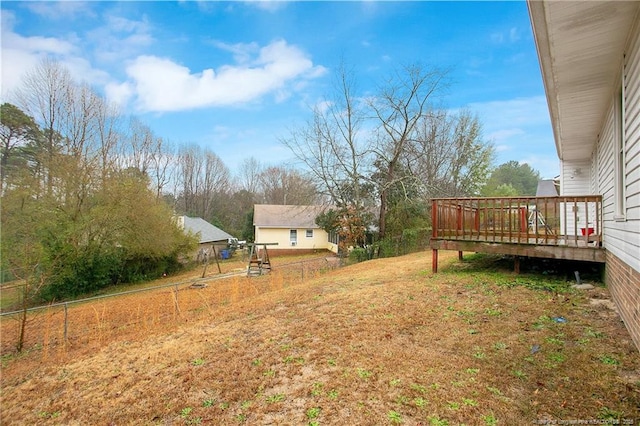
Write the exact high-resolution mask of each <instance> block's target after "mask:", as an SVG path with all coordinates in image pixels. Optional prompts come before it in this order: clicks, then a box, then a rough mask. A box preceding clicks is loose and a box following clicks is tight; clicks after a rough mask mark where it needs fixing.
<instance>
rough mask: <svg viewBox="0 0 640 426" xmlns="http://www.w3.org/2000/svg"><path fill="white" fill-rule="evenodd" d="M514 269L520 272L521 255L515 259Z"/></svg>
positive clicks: (517, 272)
mask: <svg viewBox="0 0 640 426" xmlns="http://www.w3.org/2000/svg"><path fill="white" fill-rule="evenodd" d="M513 271H514V272H515V273H516V274H520V256H516V257H514V259H513Z"/></svg>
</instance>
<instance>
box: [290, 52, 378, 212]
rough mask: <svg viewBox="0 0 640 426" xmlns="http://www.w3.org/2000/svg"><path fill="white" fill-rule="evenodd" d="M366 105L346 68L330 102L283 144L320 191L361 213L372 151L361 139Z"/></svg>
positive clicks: (320, 106)
mask: <svg viewBox="0 0 640 426" xmlns="http://www.w3.org/2000/svg"><path fill="white" fill-rule="evenodd" d="M363 107H364V102H363V101H362V99H361V98H359V97H358V96H357V95H356V84H355V78H354V74H353V72H352V71H348V70H347V69H346V68H345V67H344V65H343V66H342V67H341V68H340V70H339V73H338V75H337V79H336V80H335V82H334V87H333V95H332V97H331V98H330V99H328V100H326V101H324V102H323V103H320V104H318V105H316V106H315V107H314V108H313V110H312V113H313V118H312V119H311V121H309V122H308V123H307V124H306V125H305V126H303V127H302V128H300V129H298V130H295V131H293V132H292V133H291V135H290V137H289V138H285V139H283V140H282V143H283V144H284V145H285V146H287V147H288V148H289V149H290V150H291V151H292V152H293V154H294V155H295V156H296V157H297V159H298V160H300V162H301V163H302V164H303V165H304V167H305V168H306V169H307V170H308V171H309V173H310V174H311V176H312V179H313V180H314V182H315V184H316V186H317V188H318V190H319V191H320V192H321V193H322V194H325V195H327V196H329V197H330V198H331V200H332V201H333V202H334V203H336V204H337V205H339V206H341V207H346V206H353V207H355V210H356V211H361V210H362V209H363V208H364V207H365V206H366V204H367V199H368V197H367V195H368V194H367V193H366V191H364V190H363V188H364V187H365V185H364V184H365V182H364V181H363V180H364V179H366V177H365V176H367V175H368V172H369V168H370V165H371V163H370V156H369V154H370V151H369V147H368V145H367V144H366V143H365V141H364V140H363V138H362V137H361V135H360V132H361V126H362V122H363V119H364V111H363Z"/></svg>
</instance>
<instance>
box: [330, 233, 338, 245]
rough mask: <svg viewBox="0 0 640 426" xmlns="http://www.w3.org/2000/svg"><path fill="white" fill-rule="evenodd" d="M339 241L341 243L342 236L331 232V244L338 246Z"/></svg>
mask: <svg viewBox="0 0 640 426" xmlns="http://www.w3.org/2000/svg"><path fill="white" fill-rule="evenodd" d="M339 241H340V236H339V235H338V233H337V232H336V231H331V232H329V242H330V243H332V244H335V245H338V242H339Z"/></svg>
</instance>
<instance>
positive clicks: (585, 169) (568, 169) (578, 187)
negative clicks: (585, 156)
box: [560, 161, 596, 235]
mask: <svg viewBox="0 0 640 426" xmlns="http://www.w3.org/2000/svg"><path fill="white" fill-rule="evenodd" d="M560 174H561V179H560V193H561V194H562V195H589V194H592V193H593V192H592V190H591V163H590V162H589V161H564V162H562V164H561V169H560ZM590 204H593V203H590ZM566 208H568V209H569V210H568V212H569V211H571V208H572V207H571V206H567V207H566ZM560 209H561V211H564V209H565V206H564V205H563V203H561V205H560ZM571 212H572V211H571ZM572 213H573V212H572ZM577 213H578V215H577V216H576V217H577V219H578V223H577V224H576V223H575V222H574V220H573V219H574V216H573V214H567V215H562V216H561V217H560V221H561V223H560V232H561V233H562V234H564V235H575V234H576V230H580V228H588V227H591V226H593V222H592V220H593V219H595V217H596V212H595V207H591V208H590V209H589V212H588V217H589V218H592V220H590V222H592V223H589V224H587V223H586V219H585V218H586V217H587V215H585V214H584V212H580V211H578V212H577ZM565 216H566V220H567V222H566V223H565ZM578 234H579V231H578Z"/></svg>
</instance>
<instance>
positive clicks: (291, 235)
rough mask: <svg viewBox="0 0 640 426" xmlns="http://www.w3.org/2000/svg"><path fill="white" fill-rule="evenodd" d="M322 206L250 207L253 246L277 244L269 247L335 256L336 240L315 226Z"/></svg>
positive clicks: (270, 248) (275, 249) (257, 205)
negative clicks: (254, 243)
mask: <svg viewBox="0 0 640 426" xmlns="http://www.w3.org/2000/svg"><path fill="white" fill-rule="evenodd" d="M326 209H327V207H325V206H284V205H274V204H256V205H255V206H254V207H253V225H254V229H255V242H256V243H262V244H264V243H278V245H277V246H273V247H269V251H274V252H279V253H282V252H295V253H305V252H306V253H308V252H313V251H317V250H329V251H331V252H333V253H337V251H338V245H337V241H334V242H331V241H330V238H329V234H328V233H327V232H326V231H325V230H324V229H322V228H320V227H319V226H318V225H317V224H316V217H318V215H320V214H321V213H323V212H324V211H325V210H326Z"/></svg>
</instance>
